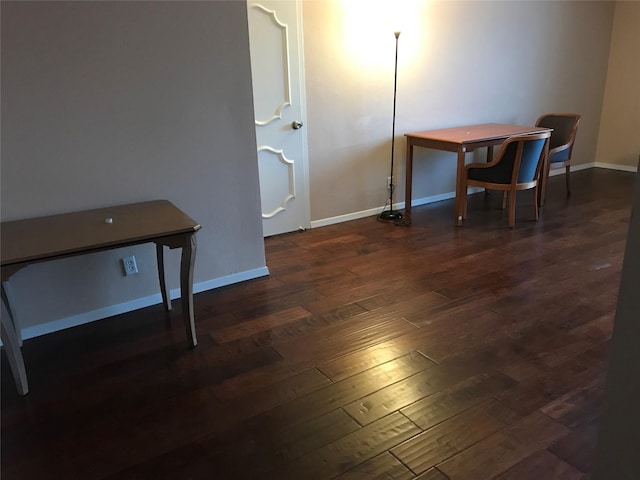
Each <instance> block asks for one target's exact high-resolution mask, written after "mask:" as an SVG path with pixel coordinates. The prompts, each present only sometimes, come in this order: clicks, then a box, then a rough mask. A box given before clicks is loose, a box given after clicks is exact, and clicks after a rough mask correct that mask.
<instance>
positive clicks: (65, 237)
mask: <svg viewBox="0 0 640 480" xmlns="http://www.w3.org/2000/svg"><path fill="white" fill-rule="evenodd" d="M199 229H200V225H199V224H198V223H197V222H195V221H194V220H193V219H191V218H190V217H189V216H188V215H186V214H185V213H184V212H183V211H181V210H180V209H178V208H177V207H176V206H175V205H173V204H172V203H171V202H169V201H167V200H155V201H151V202H143V203H132V204H129V205H119V206H115V207H108V208H100V209H96V210H86V211H82V212H74V213H66V214H62V215H52V216H47V217H39V218H30V219H26V220H17V221H12V222H2V223H1V224H0V234H1V242H0V250H1V260H2V262H1V267H2V268H1V272H2V282H3V284H4V282H6V281H7V280H9V278H10V277H11V276H12V275H13V274H15V273H16V272H17V271H18V270H20V269H22V268H24V267H26V266H28V265H31V264H33V263H38V262H46V261H49V260H54V259H58V258H65V257H71V256H75V255H84V254H87V253H93V252H100V251H103V250H111V249H115V248H121V247H127V246H131V245H138V244H142V243H150V242H153V243H155V244H156V255H157V259H158V277H159V280H160V291H161V294H162V301H163V304H164V307H165V309H166V310H171V299H170V297H169V291H168V289H167V284H166V281H165V274H164V247H165V246H167V247H169V248H172V249H173V248H182V258H181V263H180V292H181V297H182V316H183V320H184V326H185V330H186V333H187V341H188V342H189V345H190V346H192V347H195V346H196V345H197V343H198V342H197V339H196V331H195V324H194V318H193V266H194V262H195V256H196V236H195V233H196V232H197V231H198V230H199ZM2 301H3V303H4V304H5V307H6V310H7V313H8V316H5V315H2V318H1V322H0V324H1V327H2V329H1V331H0V333H1V335H2V342H3V343H4V347H5V349H6V352H7V358H8V360H9V365H10V367H11V371H12V373H13V376H14V379H15V381H16V386H17V388H18V393H20V394H21V395H26V394H27V393H28V392H29V385H28V382H27V374H26V369H25V366H24V361H23V359H22V352H21V350H20V340H19V339H18V336H17V334H16V330H15V325H14V322H13V319H12V318H11V307H10V305H9V302H8V299H7V296H6V292H5V291H4V287H3V288H2Z"/></svg>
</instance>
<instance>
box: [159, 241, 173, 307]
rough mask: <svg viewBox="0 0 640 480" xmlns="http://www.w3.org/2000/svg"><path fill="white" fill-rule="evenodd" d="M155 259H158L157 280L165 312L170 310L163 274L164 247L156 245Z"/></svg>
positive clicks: (169, 299) (169, 300)
mask: <svg viewBox="0 0 640 480" xmlns="http://www.w3.org/2000/svg"><path fill="white" fill-rule="evenodd" d="M156 258H157V259H158V279H159V280H160V293H161V294H162V304H163V305H164V308H165V310H167V311H168V310H171V297H170V296H169V290H168V289H167V280H166V277H165V274H164V245H162V244H160V243H156Z"/></svg>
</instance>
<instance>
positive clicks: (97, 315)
mask: <svg viewBox="0 0 640 480" xmlns="http://www.w3.org/2000/svg"><path fill="white" fill-rule="evenodd" d="M266 275H269V268H268V267H261V268H256V269H254V270H247V271H244V272H240V273H234V274H232V275H226V276H224V277H219V278H214V279H212V280H206V281H204V282H199V283H196V284H194V285H193V293H200V292H204V291H207V290H212V289H214V288H218V287H224V286H225V285H231V284H233V283H239V282H244V281H246V280H252V279H254V278H259V277H264V276H266ZM169 296H170V297H171V298H172V299H174V298H179V297H180V289H179V288H175V289H173V290H171V291H170V292H169ZM161 302H162V296H161V295H160V293H157V294H155V295H149V296H147V297H142V298H137V299H135V300H131V301H129V302H124V303H119V304H117V305H109V306H108V307H105V308H99V309H97V310H92V311H90V312H84V313H80V314H78V315H73V316H71V317H66V318H61V319H58V320H53V321H51V322H47V323H43V324H40V325H34V326H32V327H27V328H24V329H22V338H23V339H25V340H26V339H28V338H33V337H39V336H40V335H45V334H47V333H53V332H57V331H60V330H64V329H66V328H71V327H77V326H78V325H84V324H85V323H90V322H94V321H96V320H101V319H103V318H107V317H112V316H114V315H119V314H121V313H127V312H131V311H133V310H138V309H140V308H145V307H149V306H151V305H156V304H158V303H161Z"/></svg>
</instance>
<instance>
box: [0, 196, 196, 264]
mask: <svg viewBox="0 0 640 480" xmlns="http://www.w3.org/2000/svg"><path fill="white" fill-rule="evenodd" d="M199 229H200V225H199V224H198V223H197V222H196V221H194V220H193V219H192V218H190V217H189V216H188V215H187V214H186V213H184V212H183V211H182V210H180V209H179V208H178V207H176V206H175V205H173V204H172V203H171V202H169V201H168V200H154V201H150V202H142V203H132V204H128V205H118V206H114V207H107V208H99V209H95V210H85V211H80V212H73V213H65V214H61V215H51V216H46V217H37V218H28V219H25V220H16V221H11V222H2V223H1V224H0V236H1V239H0V251H1V259H2V263H1V264H2V266H7V265H13V264H19V263H24V262H33V261H38V260H44V259H52V258H55V257H64V256H69V255H74V254H79V253H88V252H90V251H98V250H104V249H107V248H117V247H118V246H125V245H131V244H135V243H144V242H145V241H149V242H151V241H153V240H154V239H157V238H161V237H167V236H171V235H178V234H184V233H189V232H195V231H197V230H199Z"/></svg>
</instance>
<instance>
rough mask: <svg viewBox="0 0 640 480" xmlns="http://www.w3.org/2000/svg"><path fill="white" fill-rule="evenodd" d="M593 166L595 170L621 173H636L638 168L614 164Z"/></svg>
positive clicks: (596, 164)
mask: <svg viewBox="0 0 640 480" xmlns="http://www.w3.org/2000/svg"><path fill="white" fill-rule="evenodd" d="M593 166H594V167H596V168H607V169H609V170H620V171H621V172H637V171H638V167H632V166H630V165H616V164H614V163H602V162H596V163H594V164H593ZM571 171H573V170H571Z"/></svg>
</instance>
